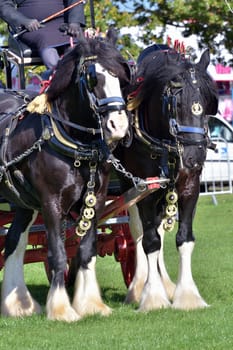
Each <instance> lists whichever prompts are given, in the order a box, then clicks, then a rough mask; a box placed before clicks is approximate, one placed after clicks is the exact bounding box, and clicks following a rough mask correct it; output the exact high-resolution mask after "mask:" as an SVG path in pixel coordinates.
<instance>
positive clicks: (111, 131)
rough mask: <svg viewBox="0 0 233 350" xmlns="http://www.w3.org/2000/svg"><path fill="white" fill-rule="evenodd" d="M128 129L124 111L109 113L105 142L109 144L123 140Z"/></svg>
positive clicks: (127, 120)
mask: <svg viewBox="0 0 233 350" xmlns="http://www.w3.org/2000/svg"><path fill="white" fill-rule="evenodd" d="M128 128H129V119H128V116H127V114H126V112H125V110H121V111H113V112H109V115H108V117H107V120H106V133H105V137H106V142H107V143H108V144H109V143H111V142H113V141H118V140H121V139H122V138H124V137H125V136H126V134H127V131H128Z"/></svg>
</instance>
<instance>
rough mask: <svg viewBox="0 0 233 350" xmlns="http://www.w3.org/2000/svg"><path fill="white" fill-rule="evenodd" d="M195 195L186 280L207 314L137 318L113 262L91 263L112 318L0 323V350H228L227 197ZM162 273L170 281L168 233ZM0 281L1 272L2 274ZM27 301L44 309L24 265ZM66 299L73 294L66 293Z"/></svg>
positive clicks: (231, 209)
mask: <svg viewBox="0 0 233 350" xmlns="http://www.w3.org/2000/svg"><path fill="white" fill-rule="evenodd" d="M217 199H218V205H217V206H215V205H214V204H213V202H212V199H211V197H209V196H208V197H201V198H200V200H199V205H198V208H197V212H196V217H195V221H194V232H195V233H196V246H195V250H194V253H193V260H192V266H193V276H194V279H195V281H196V283H197V286H198V288H199V291H200V293H201V295H202V296H203V297H204V299H205V300H206V302H207V303H208V304H210V307H209V308H206V309H202V310H195V311H190V312H184V311H177V310H172V309H166V310H165V309H164V310H159V311H154V312H149V313H138V312H137V311H136V305H131V306H129V305H127V306H126V305H124V304H123V301H124V296H125V294H126V287H125V285H124V282H123V278H122V274H121V268H120V264H119V263H117V262H115V260H114V258H113V257H105V258H98V261H97V268H98V270H97V273H98V279H99V283H100V286H101V290H102V294H103V298H104V300H105V301H106V303H107V304H108V305H109V306H111V307H112V308H113V309H114V311H113V313H112V315H111V316H109V317H107V318H104V317H101V316H98V315H97V316H92V317H87V318H85V319H83V320H81V321H79V322H77V323H74V324H66V323H63V322H52V321H48V320H47V319H46V317H45V315H44V314H43V315H41V316H33V317H29V318H26V319H9V318H3V317H2V318H0V350H2V349H4V350H5V349H6V348H9V349H11V350H39V349H42V350H46V349H49V350H53V349H54V350H60V349H67V350H68V349H69V350H73V349H81V350H84V349H85V350H87V349H88V350H96V349H98V350H99V349H101V350H118V349H123V350H130V349H133V350H134V349H135V350H136V349H137V350H138V349H139V350H144V349H145V350H152V349H153V350H154V349H164V350H165V349H166V350H173V349H174V350H176V349H177V350H178V349H179V350H183V349H185V350H186V349H187V350H188V349H192V350H194V349H195V350H196V349H198V350H206V349H210V350H213V349H217V350H220V349H221V350H226V349H232V348H233V331H232V325H233V196H232V195H221V196H218V197H217ZM165 257H166V262H167V267H168V271H169V272H170V275H171V277H172V279H173V280H174V281H175V280H176V278H177V271H178V255H177V252H176V248H175V234H174V232H173V233H168V234H167V236H166V240H165ZM1 278H2V272H1ZM25 278H26V281H27V284H28V286H29V289H30V290H31V292H32V294H33V295H34V297H35V298H36V299H37V300H39V301H40V303H41V304H42V305H45V300H46V295H47V292H48V282H47V279H46V275H45V271H44V267H43V265H42V264H31V265H27V266H25ZM70 293H71V294H72V290H70Z"/></svg>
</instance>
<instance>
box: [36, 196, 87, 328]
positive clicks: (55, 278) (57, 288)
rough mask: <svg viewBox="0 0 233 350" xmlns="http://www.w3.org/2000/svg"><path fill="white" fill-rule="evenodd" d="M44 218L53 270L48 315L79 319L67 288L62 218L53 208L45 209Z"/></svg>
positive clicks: (49, 317)
mask: <svg viewBox="0 0 233 350" xmlns="http://www.w3.org/2000/svg"><path fill="white" fill-rule="evenodd" d="M50 202H51V201H50ZM54 207H55V206H54ZM43 218H44V222H45V225H46V228H47V230H48V262H49V267H50V271H51V272H52V281H51V285H50V289H49V292H48V296H47V301H46V313H47V317H48V319H50V320H58V321H66V322H74V321H78V320H79V319H80V316H79V315H78V314H77V313H76V311H75V310H74V309H73V308H72V306H71V304H70V300H69V296H68V294H67V291H66V288H65V279H64V272H65V270H66V264H67V256H66V251H65V247H64V242H63V239H62V234H61V233H62V220H61V219H60V216H59V214H57V215H56V214H55V213H54V210H51V209H50V210H48V209H46V210H45V209H44V210H43Z"/></svg>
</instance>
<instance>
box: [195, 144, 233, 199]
mask: <svg viewBox="0 0 233 350" xmlns="http://www.w3.org/2000/svg"><path fill="white" fill-rule="evenodd" d="M212 141H213V142H214V143H216V145H217V147H216V151H213V150H208V152H207V158H206V162H205V165H204V168H203V171H202V176H201V195H212V197H213V201H214V203H215V204H217V200H216V197H215V195H216V194H223V193H232V181H233V149H231V146H230V144H228V143H227V142H226V141H225V140H224V139H222V138H216V139H212Z"/></svg>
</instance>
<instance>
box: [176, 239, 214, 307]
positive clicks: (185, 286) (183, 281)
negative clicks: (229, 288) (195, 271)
mask: <svg viewBox="0 0 233 350" xmlns="http://www.w3.org/2000/svg"><path fill="white" fill-rule="evenodd" d="M193 248H194V242H188V243H183V244H182V245H181V246H180V247H179V253H180V271H179V278H178V283H177V286H176V289H175V293H174V297H173V305H172V307H173V308H176V309H182V310H192V309H197V308H203V307H206V306H208V305H207V303H206V302H205V301H204V300H203V298H202V297H201V295H200V293H199V291H198V289H197V286H196V284H195V282H194V280H193V276H192V271H191V256H192V252H193Z"/></svg>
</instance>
